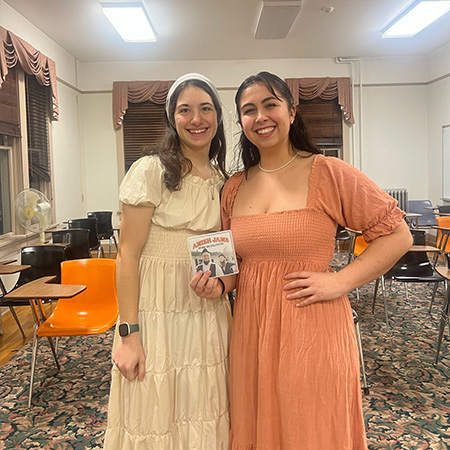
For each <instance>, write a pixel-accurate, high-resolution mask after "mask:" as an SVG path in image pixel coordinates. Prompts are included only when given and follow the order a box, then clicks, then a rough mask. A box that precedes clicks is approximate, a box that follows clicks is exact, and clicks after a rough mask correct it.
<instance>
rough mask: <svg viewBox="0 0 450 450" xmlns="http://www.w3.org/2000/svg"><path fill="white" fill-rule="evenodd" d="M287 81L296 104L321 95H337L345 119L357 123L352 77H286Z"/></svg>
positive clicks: (330, 96)
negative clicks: (354, 113)
mask: <svg viewBox="0 0 450 450" xmlns="http://www.w3.org/2000/svg"><path fill="white" fill-rule="evenodd" d="M285 81H286V84H287V85H288V86H289V88H290V89H291V92H292V95H293V96H294V103H295V105H296V106H297V105H298V104H299V102H300V100H302V99H303V100H312V99H314V98H317V97H320V98H322V99H324V100H332V99H334V98H336V97H337V98H338V103H339V105H340V107H341V110H342V113H343V114H344V119H345V121H346V122H348V123H351V124H353V123H355V119H354V116H353V102H352V88H351V82H350V78H329V77H326V78H286V80H285Z"/></svg>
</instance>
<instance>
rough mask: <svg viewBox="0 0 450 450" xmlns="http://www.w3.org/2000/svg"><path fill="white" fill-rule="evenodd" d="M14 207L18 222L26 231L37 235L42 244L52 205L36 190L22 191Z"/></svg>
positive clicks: (49, 221)
mask: <svg viewBox="0 0 450 450" xmlns="http://www.w3.org/2000/svg"><path fill="white" fill-rule="evenodd" d="M15 205H16V214H17V217H18V218H19V222H20V223H21V224H22V226H23V227H24V228H25V229H27V230H28V231H32V232H34V233H39V234H40V241H41V243H42V244H43V243H44V242H45V230H46V229H47V228H49V227H50V225H51V221H52V205H51V204H50V202H49V200H48V199H47V197H46V196H45V195H44V194H43V193H42V192H40V191H38V190H37V189H33V188H29V189H24V190H23V191H22V192H20V193H19V194H18V195H17V197H16V200H15Z"/></svg>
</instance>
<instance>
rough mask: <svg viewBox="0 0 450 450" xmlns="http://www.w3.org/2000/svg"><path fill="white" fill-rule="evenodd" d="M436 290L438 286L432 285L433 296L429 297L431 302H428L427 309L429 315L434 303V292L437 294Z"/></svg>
mask: <svg viewBox="0 0 450 450" xmlns="http://www.w3.org/2000/svg"><path fill="white" fill-rule="evenodd" d="M437 288H438V284H437V283H434V286H433V295H432V296H431V301H430V307H429V309H428V312H429V313H430V314H431V308H432V307H433V303H434V297H435V296H436V292H437Z"/></svg>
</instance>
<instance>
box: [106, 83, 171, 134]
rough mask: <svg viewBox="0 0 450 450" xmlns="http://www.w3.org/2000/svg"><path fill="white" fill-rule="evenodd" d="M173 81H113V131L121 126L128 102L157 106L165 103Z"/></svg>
mask: <svg viewBox="0 0 450 450" xmlns="http://www.w3.org/2000/svg"><path fill="white" fill-rule="evenodd" d="M172 84H173V81H115V82H114V83H113V121H114V122H113V123H114V129H116V130H117V129H119V128H120V127H121V125H122V121H123V116H124V115H125V113H126V111H127V109H128V102H130V103H142V102H145V101H151V102H153V103H156V104H157V105H163V104H164V103H166V98H167V94H168V92H169V89H170V86H172Z"/></svg>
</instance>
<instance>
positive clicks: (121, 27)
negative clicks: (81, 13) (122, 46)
mask: <svg viewBox="0 0 450 450" xmlns="http://www.w3.org/2000/svg"><path fill="white" fill-rule="evenodd" d="M101 5H102V10H103V13H104V14H105V16H106V17H107V18H108V20H109V21H110V22H111V24H112V25H113V27H114V28H115V29H116V31H117V32H118V33H119V34H120V36H121V37H122V39H123V40H124V41H125V42H155V41H156V36H155V32H154V31H153V29H152V26H151V24H150V20H149V18H148V16H147V13H146V12H145V8H144V5H143V4H142V3H102V4H101Z"/></svg>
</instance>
